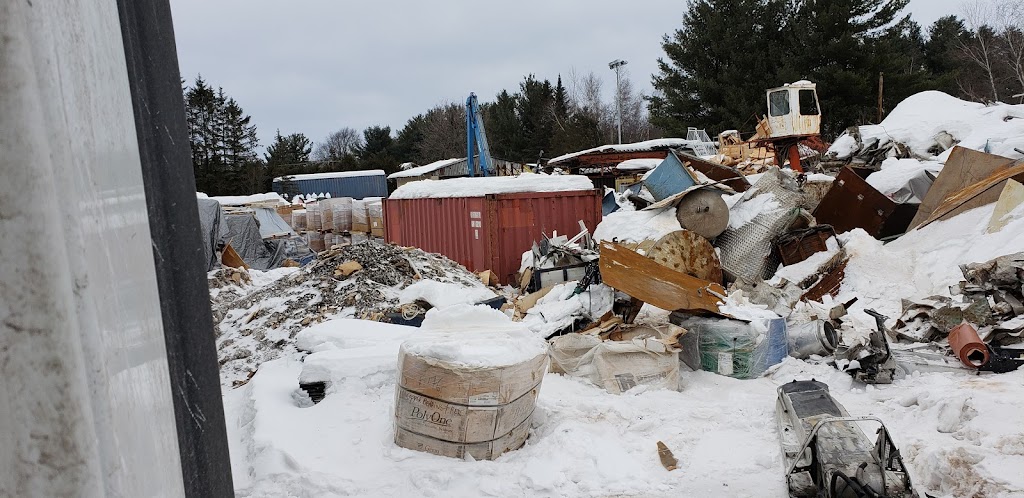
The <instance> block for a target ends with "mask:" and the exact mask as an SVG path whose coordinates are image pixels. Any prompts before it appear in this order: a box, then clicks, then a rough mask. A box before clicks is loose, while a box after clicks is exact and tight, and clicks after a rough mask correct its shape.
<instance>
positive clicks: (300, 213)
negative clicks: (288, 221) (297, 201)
mask: <svg viewBox="0 0 1024 498" xmlns="http://www.w3.org/2000/svg"><path fill="white" fill-rule="evenodd" d="M306 227H307V224H306V210H305V209H296V210H294V211H292V230H295V231H296V232H304V231H306Z"/></svg>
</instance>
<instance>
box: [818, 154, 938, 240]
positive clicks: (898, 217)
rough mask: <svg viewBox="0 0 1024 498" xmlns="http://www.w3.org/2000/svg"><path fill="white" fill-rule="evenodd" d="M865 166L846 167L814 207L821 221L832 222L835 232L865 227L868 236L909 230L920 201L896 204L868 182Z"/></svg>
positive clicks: (883, 235) (890, 234)
mask: <svg viewBox="0 0 1024 498" xmlns="http://www.w3.org/2000/svg"><path fill="white" fill-rule="evenodd" d="M871 173H873V171H872V170H870V169H866V168H854V167H852V166H847V167H845V168H843V169H842V170H841V171H840V172H839V175H838V176H836V179H835V181H833V182H832V188H831V189H830V190H829V191H828V193H827V194H825V197H824V198H822V199H821V202H820V203H819V204H818V207H816V208H815V209H814V218H815V219H817V220H818V223H824V224H829V225H832V227H833V228H835V230H836V233H843V232H848V231H850V230H853V229H854V228H863V229H864V231H865V232H867V233H868V235H871V236H873V237H875V238H885V237H889V236H893V235H899V234H902V233H903V232H906V231H907V226H909V225H910V220H912V219H913V218H914V214H916V213H917V208H918V206H919V205H918V204H896V203H895V202H893V200H892V199H890V198H888V197H886V196H885V194H883V193H881V192H879V191H878V190H876V189H875V187H872V186H871V185H870V184H868V182H867V180H866V178H867V177H868V175H870V174H871Z"/></svg>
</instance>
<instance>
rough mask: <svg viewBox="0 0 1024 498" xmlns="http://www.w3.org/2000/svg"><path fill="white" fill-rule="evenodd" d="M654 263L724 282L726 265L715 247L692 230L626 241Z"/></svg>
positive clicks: (632, 248) (702, 278)
mask: <svg viewBox="0 0 1024 498" xmlns="http://www.w3.org/2000/svg"><path fill="white" fill-rule="evenodd" d="M623 246H624V247H626V248H628V249H631V250H633V251H636V252H638V253H640V254H643V255H644V256H647V257H648V258H650V259H653V260H654V262H656V263H658V264H660V265H662V266H665V267H668V268H671V269H673V270H675V271H678V272H680V273H685V274H687V275H690V276H693V277H697V278H699V279H701V280H707V281H709V282H718V283H721V282H722V264H721V263H720V262H719V261H718V253H716V252H715V247H714V246H713V245H711V242H708V240H707V239H705V238H704V237H701V236H700V235H697V234H695V233H693V232H691V231H689V230H678V231H675V232H672V233H670V234H668V235H665V236H664V237H662V238H660V239H658V240H645V241H643V242H640V243H633V244H623Z"/></svg>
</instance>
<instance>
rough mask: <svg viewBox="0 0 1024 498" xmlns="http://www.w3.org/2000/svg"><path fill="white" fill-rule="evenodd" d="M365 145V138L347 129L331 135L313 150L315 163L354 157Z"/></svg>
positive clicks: (351, 129) (353, 130)
mask: <svg viewBox="0 0 1024 498" xmlns="http://www.w3.org/2000/svg"><path fill="white" fill-rule="evenodd" d="M362 144H363V138H362V136H361V135H360V134H359V132H358V131H356V130H355V129H353V128H349V127H345V128H342V129H340V130H338V131H336V132H334V133H331V134H330V135H328V136H327V138H325V139H324V141H323V142H321V143H319V144H317V145H316V148H315V149H314V150H313V156H312V157H313V160H314V161H341V160H342V159H343V158H345V156H350V155H354V154H355V153H356V150H357V149H358V148H359V147H360V146H361V145H362Z"/></svg>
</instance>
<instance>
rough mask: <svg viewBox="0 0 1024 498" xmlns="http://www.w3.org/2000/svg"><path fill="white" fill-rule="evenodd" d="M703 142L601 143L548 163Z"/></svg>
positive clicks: (682, 139)
mask: <svg viewBox="0 0 1024 498" xmlns="http://www.w3.org/2000/svg"><path fill="white" fill-rule="evenodd" d="M703 143H704V142H698V141H696V140H687V139H685V138H658V139H655V140H647V141H646V142H636V143H631V144H617V145H602V146H600V147H594V148H593V149H587V150H581V151H579V152H570V153H568V154H564V155H561V156H558V157H556V158H554V159H552V160H550V161H548V164H558V163H561V162H565V161H568V160H569V159H572V158H574V157H579V156H582V155H585V154H593V153H611V152H644V151H649V150H660V149H668V148H671V147H682V146H684V145H693V144H703Z"/></svg>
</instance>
